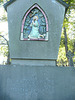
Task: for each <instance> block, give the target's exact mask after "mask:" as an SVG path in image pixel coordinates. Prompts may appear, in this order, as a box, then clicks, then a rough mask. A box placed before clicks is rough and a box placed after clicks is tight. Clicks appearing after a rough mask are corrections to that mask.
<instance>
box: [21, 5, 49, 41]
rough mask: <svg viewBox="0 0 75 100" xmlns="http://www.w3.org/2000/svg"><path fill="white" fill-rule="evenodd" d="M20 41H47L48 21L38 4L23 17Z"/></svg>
mask: <svg viewBox="0 0 75 100" xmlns="http://www.w3.org/2000/svg"><path fill="white" fill-rule="evenodd" d="M20 39H21V40H40V41H47V40H48V19H47V16H46V14H45V12H44V11H43V10H42V9H41V7H40V6H39V5H38V4H34V5H33V6H32V7H31V8H30V9H29V10H28V11H27V12H26V13H25V15H24V17H23V20H22V26H21V38H20Z"/></svg>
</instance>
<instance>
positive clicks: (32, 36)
mask: <svg viewBox="0 0 75 100" xmlns="http://www.w3.org/2000/svg"><path fill="white" fill-rule="evenodd" d="M30 26H31V27H32V30H31V32H30V34H29V36H28V37H29V38H30V39H38V38H39V35H40V33H39V23H38V16H34V17H33V20H32V23H31V24H30Z"/></svg>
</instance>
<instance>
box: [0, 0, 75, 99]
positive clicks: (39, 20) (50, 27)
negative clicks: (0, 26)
mask: <svg viewBox="0 0 75 100" xmlns="http://www.w3.org/2000/svg"><path fill="white" fill-rule="evenodd" d="M4 7H5V9H6V11H7V13H8V26H9V47H10V58H11V63H12V64H11V65H9V66H8V65H6V66H0V100H75V89H74V88H75V68H73V67H67V68H65V67H59V68H58V67H56V66H55V63H56V59H57V55H58V49H59V44H60V37H61V29H62V23H63V19H64V15H65V11H66V9H67V7H68V5H67V4H66V3H65V2H63V1H62V0H10V1H8V2H7V3H6V4H5V5H4Z"/></svg>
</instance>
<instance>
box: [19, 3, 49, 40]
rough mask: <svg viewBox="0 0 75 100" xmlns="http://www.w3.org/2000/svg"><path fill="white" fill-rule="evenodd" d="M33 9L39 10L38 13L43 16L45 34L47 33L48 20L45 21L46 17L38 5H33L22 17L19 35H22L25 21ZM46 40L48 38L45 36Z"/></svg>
mask: <svg viewBox="0 0 75 100" xmlns="http://www.w3.org/2000/svg"><path fill="white" fill-rule="evenodd" d="M35 8H37V9H39V11H40V12H41V13H42V14H43V16H44V18H45V22H46V32H47V33H48V19H47V16H46V14H45V12H44V11H43V9H42V8H41V7H40V6H39V5H38V4H34V5H33V6H32V7H30V8H29V10H28V11H27V12H26V14H25V15H24V17H23V20H22V27H21V33H23V30H24V24H25V20H26V18H27V16H28V14H29V13H30V12H31V11H32V10H33V9H35ZM47 35H48V34H47ZM47 38H48V36H47Z"/></svg>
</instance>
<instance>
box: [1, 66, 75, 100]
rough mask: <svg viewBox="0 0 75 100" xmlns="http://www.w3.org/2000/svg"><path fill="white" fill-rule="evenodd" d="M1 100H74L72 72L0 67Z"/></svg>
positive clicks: (31, 67) (72, 69)
mask: <svg viewBox="0 0 75 100" xmlns="http://www.w3.org/2000/svg"><path fill="white" fill-rule="evenodd" d="M0 100H75V68H73V67H72V68H71V67H55V66H54V67H53V66H25V65H24V66H20V65H10V66H0Z"/></svg>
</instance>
